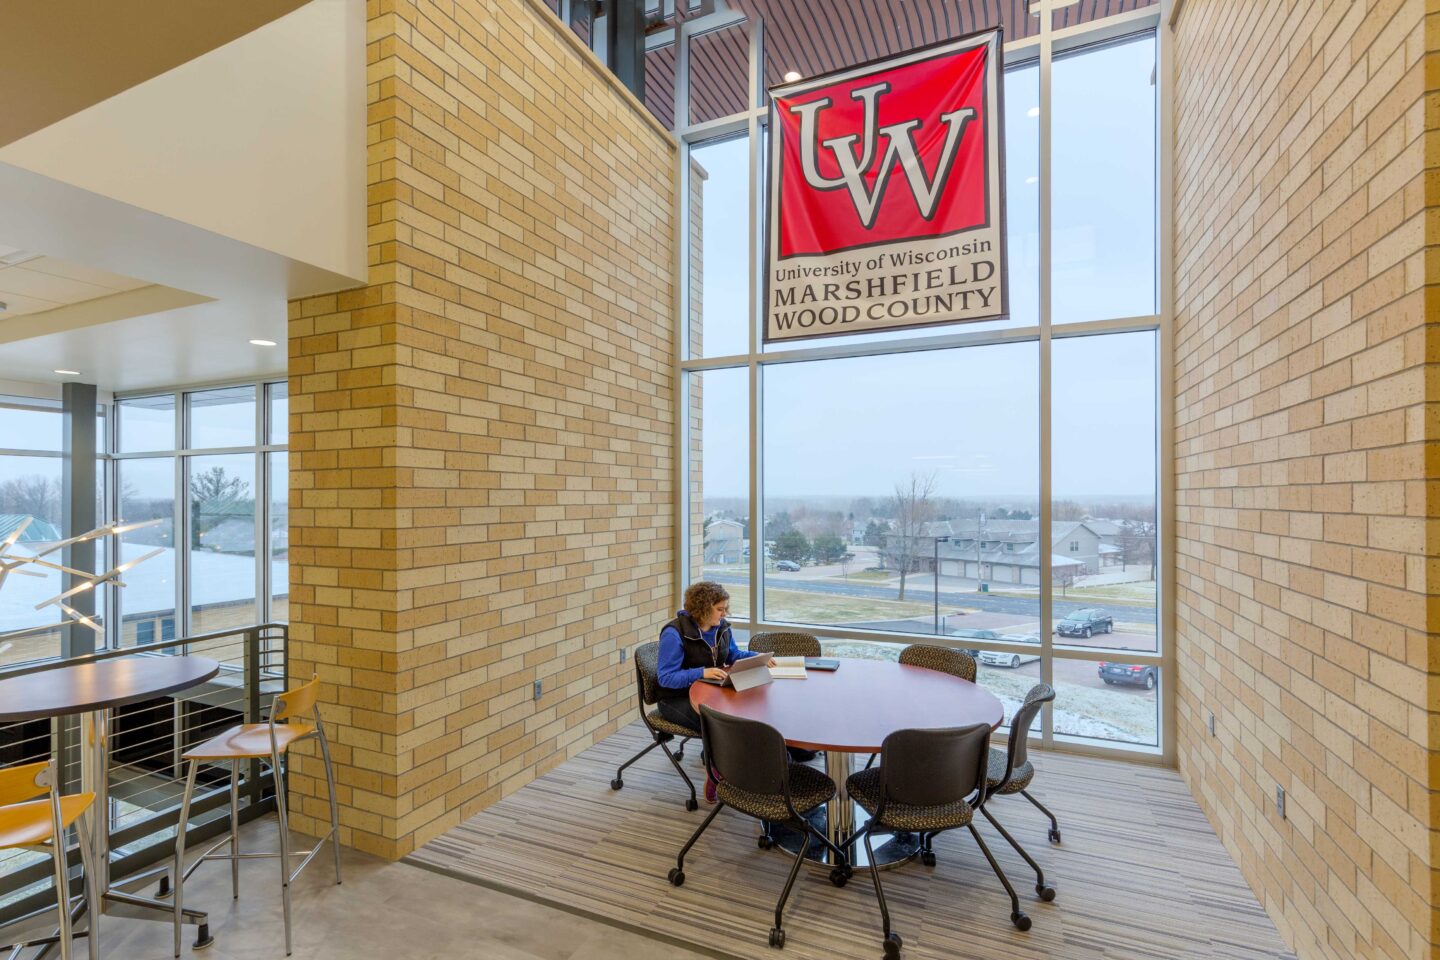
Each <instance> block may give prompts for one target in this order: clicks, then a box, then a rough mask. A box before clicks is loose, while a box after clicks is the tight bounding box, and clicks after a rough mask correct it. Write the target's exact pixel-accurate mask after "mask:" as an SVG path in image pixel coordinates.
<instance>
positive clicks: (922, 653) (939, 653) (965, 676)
mask: <svg viewBox="0 0 1440 960" xmlns="http://www.w3.org/2000/svg"><path fill="white" fill-rule="evenodd" d="M900 662H901V663H904V664H907V665H909V666H912V667H924V668H925V669H927V670H939V671H940V672H942V673H948V674H950V675H952V676H956V677H959V678H960V679H961V680H969V681H970V682H971V683H974V682H975V659H974V658H973V657H971V656H970V654H968V653H965V652H963V651H960V650H956V649H954V648H952V647H936V646H932V645H930V644H928V643H912V644H910V646H908V647H906V648H905V649H904V650H901V651H900Z"/></svg>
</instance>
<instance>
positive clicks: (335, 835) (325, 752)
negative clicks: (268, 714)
mask: <svg viewBox="0 0 1440 960" xmlns="http://www.w3.org/2000/svg"><path fill="white" fill-rule="evenodd" d="M315 730H316V732H317V733H319V735H320V759H321V760H323V761H324V762H325V785H326V787H328V788H329V790H330V847H331V849H332V850H334V852H335V882H336V883H337V884H338V883H339V882H340V807H339V805H338V804H337V803H336V801H335V769H334V767H332V766H331V765H330V744H329V742H328V741H326V739H325V728H324V727H323V726H321V725H320V714H319V711H318V710H317V711H316V714H315Z"/></svg>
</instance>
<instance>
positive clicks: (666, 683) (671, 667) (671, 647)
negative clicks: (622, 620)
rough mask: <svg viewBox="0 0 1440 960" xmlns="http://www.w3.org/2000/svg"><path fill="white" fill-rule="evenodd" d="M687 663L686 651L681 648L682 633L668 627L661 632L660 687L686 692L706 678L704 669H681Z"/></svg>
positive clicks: (658, 665) (658, 666) (657, 670)
mask: <svg viewBox="0 0 1440 960" xmlns="http://www.w3.org/2000/svg"><path fill="white" fill-rule="evenodd" d="M684 662H685V650H684V649H683V648H682V647H681V646H680V631H679V630H676V629H675V628H674V627H666V628H665V629H664V630H661V631H660V658H659V663H658V664H657V669H656V675H657V677H658V678H659V680H660V686H662V687H669V688H670V689H671V690H684V689H686V688H687V687H689V686H690V685H691V684H692V683H694V682H695V681H696V680H699V679H700V678H701V677H703V676H705V669H704V668H703V667H691V668H690V669H689V670H685V669H682V668H681V664H683V663H684Z"/></svg>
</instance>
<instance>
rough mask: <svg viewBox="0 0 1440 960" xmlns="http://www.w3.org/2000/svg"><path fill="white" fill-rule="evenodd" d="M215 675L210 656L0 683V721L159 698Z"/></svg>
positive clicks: (120, 662)
mask: <svg viewBox="0 0 1440 960" xmlns="http://www.w3.org/2000/svg"><path fill="white" fill-rule="evenodd" d="M219 672H220V664H219V663H217V662H216V661H214V660H212V659H210V658H209V657H188V656H187V657H119V658H117V659H114V660H96V661H94V662H91V663H77V664H73V665H71V666H68V667H57V668H55V669H54V670H41V671H40V672H38V673H26V674H22V675H20V676H18V677H10V678H8V679H4V680H0V723H14V722H16V721H19V720H37V719H39V718H41V717H60V716H66V715H68V714H72V713H88V712H90V711H92V710H102V709H105V708H107V707H123V706H124V705H126V704H127V703H139V702H141V701H143V700H151V699H154V698H155V697H162V696H164V695H165V694H167V693H174V692H175V691H176V690H184V689H185V688H186V687H193V686H195V685H196V684H197V683H204V682H205V681H206V680H209V679H210V678H211V677H213V676H215V674H217V673H219Z"/></svg>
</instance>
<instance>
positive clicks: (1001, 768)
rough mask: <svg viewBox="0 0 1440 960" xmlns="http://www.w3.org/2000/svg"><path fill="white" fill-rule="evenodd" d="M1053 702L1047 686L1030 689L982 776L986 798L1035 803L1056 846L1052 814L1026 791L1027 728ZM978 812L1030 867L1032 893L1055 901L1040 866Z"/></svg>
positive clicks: (1030, 768)
mask: <svg viewBox="0 0 1440 960" xmlns="http://www.w3.org/2000/svg"><path fill="white" fill-rule="evenodd" d="M1054 699H1055V688H1054V687H1052V686H1050V684H1048V683H1037V684H1035V686H1033V687H1031V688H1030V692H1029V693H1027V694H1025V702H1024V703H1023V704H1021V705H1020V709H1019V710H1016V711H1015V718H1014V719H1013V720H1011V721H1010V742H1009V744H1008V745H1007V746H1006V749H1005V752H1004V753H1001V752H1000V751H999V750H996V749H995V748H994V747H991V748H990V758H989V761H988V766H989V771H988V772H987V774H986V777H985V793H986V796H989V797H995V796H1009V795H1012V794H1016V793H1018V794H1020V795H1021V796H1022V797H1024V798H1025V799H1026V800H1029V801H1030V802H1031V803H1033V804H1035V806H1037V807H1039V808H1040V812H1042V813H1044V814H1045V816H1047V817H1049V818H1050V840H1051V842H1053V843H1059V842H1060V828H1059V827H1058V826H1057V825H1056V823H1055V815H1054V814H1053V813H1051V812H1050V811H1049V810H1046V809H1045V807H1044V806H1043V805H1042V804H1041V803H1040V801H1039V800H1036V799H1035V798H1034V797H1032V796H1030V793H1029V791H1028V790H1027V789H1026V788H1027V787H1029V786H1030V783H1031V781H1033V780H1034V779H1035V767H1034V765H1033V764H1031V763H1030V759H1029V755H1028V753H1027V741H1028V740H1029V737H1030V726H1031V724H1033V723H1034V722H1035V717H1036V715H1037V714H1039V713H1040V708H1041V707H1043V706H1045V704H1047V703H1049V702H1051V701H1052V700H1054ZM980 812H981V813H983V814H985V819H986V820H989V821H990V825H991V826H992V827H994V828H995V829H996V830H998V831H1000V836H1002V837H1004V838H1005V839H1006V840H1008V841H1009V842H1010V846H1012V847H1014V848H1015V852H1016V853H1018V854H1020V856H1022V857H1024V858H1025V862H1026V863H1028V864H1030V867H1031V869H1033V870H1034V871H1035V892H1036V893H1038V894H1039V895H1040V899H1041V900H1054V899H1055V888H1054V887H1052V886H1050V885H1048V884H1046V882H1045V871H1044V870H1041V869H1040V864H1038V863H1036V862H1035V859H1034V858H1033V857H1031V856H1030V854H1028V853H1026V852H1025V848H1024V847H1022V846H1020V844H1019V843H1017V842H1016V841H1015V838H1014V837H1012V836H1010V833H1009V831H1007V830H1006V829H1005V828H1004V827H1002V826H1001V825H1000V821H998V820H996V819H995V817H994V815H993V814H991V812H990V808H989V807H982V808H981V809H980ZM925 849H926V851H927V852H926V853H922V854H921V856H922V858H923V859H924V860H925V863H927V864H928V865H930V866H932V867H933V866H934V865H935V854H934V853H931V852H929V845H928V844H926V845H925Z"/></svg>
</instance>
